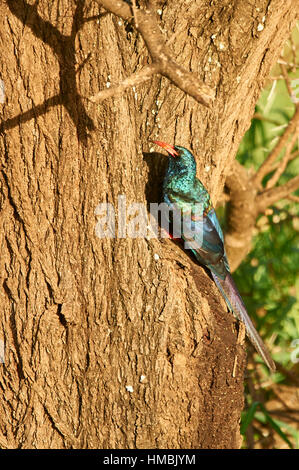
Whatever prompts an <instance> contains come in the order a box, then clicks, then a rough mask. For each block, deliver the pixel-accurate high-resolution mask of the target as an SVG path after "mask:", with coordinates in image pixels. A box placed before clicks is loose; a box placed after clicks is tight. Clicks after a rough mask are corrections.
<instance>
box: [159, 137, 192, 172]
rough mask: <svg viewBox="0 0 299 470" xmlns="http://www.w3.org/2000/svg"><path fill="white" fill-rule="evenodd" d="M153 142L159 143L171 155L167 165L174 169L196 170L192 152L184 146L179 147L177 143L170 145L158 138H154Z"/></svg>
mask: <svg viewBox="0 0 299 470" xmlns="http://www.w3.org/2000/svg"><path fill="white" fill-rule="evenodd" d="M153 143H154V144H156V145H159V146H160V147H162V148H163V149H165V150H166V151H167V153H168V155H169V156H170V157H171V158H170V161H169V165H170V166H171V167H172V168H173V169H175V168H177V169H180V170H183V169H188V170H189V171H196V163H195V159H194V156H193V155H192V153H191V152H190V151H189V150H187V149H186V148H185V147H180V146H179V145H170V144H166V143H165V142H161V141H159V140H154V141H153Z"/></svg>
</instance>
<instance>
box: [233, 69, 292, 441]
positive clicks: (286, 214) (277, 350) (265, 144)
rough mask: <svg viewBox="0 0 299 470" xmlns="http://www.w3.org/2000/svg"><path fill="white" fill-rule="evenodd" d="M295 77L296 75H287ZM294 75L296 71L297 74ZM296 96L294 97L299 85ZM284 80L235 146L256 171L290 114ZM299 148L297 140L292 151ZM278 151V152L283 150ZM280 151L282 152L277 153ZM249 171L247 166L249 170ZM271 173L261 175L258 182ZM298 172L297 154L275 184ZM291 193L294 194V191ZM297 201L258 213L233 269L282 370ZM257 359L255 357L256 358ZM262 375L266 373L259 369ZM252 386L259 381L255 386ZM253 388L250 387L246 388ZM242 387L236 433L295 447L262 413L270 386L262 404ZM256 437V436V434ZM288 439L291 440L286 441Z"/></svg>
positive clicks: (278, 378) (288, 334) (288, 428)
mask: <svg viewBox="0 0 299 470" xmlns="http://www.w3.org/2000/svg"><path fill="white" fill-rule="evenodd" d="M290 76H291V78H295V77H296V74H291V75H290ZM296 78H298V73H297V77H296ZM297 97H298V98H299V87H298V93H297ZM294 109H295V106H294V103H293V102H292V101H291V99H290V96H289V93H288V90H287V87H286V84H285V82H284V80H278V81H273V83H270V84H269V86H267V87H266V88H265V90H264V91H263V92H262V94H261V97H260V100H259V102H258V104H257V106H256V113H255V118H254V119H253V120H252V124H251V127H250V129H249V130H248V131H247V133H246V135H245V136H244V139H243V141H242V143H241V145H240V148H239V152H238V155H237V158H238V160H239V161H240V163H242V164H243V165H244V166H245V167H247V168H251V169H253V171H256V170H257V169H258V168H259V166H260V165H261V164H262V162H263V161H264V160H265V158H266V157H267V155H268V154H269V152H271V150H272V149H273V147H274V146H275V144H276V143H277V141H278V139H279V137H280V136H281V135H282V134H283V132H284V129H285V128H286V126H287V124H288V122H289V120H290V118H291V117H292V115H293V114H294ZM295 151H298V141H297V144H296V145H295V146H294V149H293V152H295ZM282 155H283V153H282ZM282 155H281V156H282ZM251 171H252V170H251ZM272 174H273V173H270V174H269V175H267V176H266V177H265V180H264V182H263V184H264V185H265V184H266V182H267V180H268V179H269V178H270V177H271V175H272ZM298 174H299V156H298V157H297V158H295V159H293V160H292V161H291V162H290V163H289V164H288V166H287V168H286V170H285V171H284V173H283V175H282V176H281V177H280V179H279V181H278V185H280V184H283V183H285V182H286V181H288V180H289V179H291V178H292V177H294V176H296V175H298ZM295 194H297V195H299V191H297V192H296V193H295ZM298 266H299V204H298V203H297V202H293V201H291V200H282V201H280V202H279V203H277V204H276V205H275V207H272V208H271V209H269V210H268V211H267V212H266V214H264V215H262V216H260V217H259V219H258V221H257V225H256V231H255V236H254V239H253V245H252V251H251V252H250V254H249V255H248V256H247V258H246V259H245V260H244V262H243V263H242V265H241V266H240V267H239V269H238V270H237V271H236V273H234V278H235V280H236V283H237V285H238V287H239V290H240V292H241V294H242V296H243V299H244V301H245V303H246V306H247V308H248V311H249V314H250V315H251V317H252V318H253V319H254V321H255V324H256V326H257V329H258V330H259V331H260V334H261V335H262V337H264V338H265V339H266V342H267V343H268V346H269V348H270V350H271V353H272V356H273V357H274V359H275V360H276V361H278V362H279V363H280V364H282V365H283V367H285V368H286V369H290V368H291V367H293V366H294V364H293V362H292V360H291V359H292V355H291V353H292V352H293V350H294V349H293V348H294V346H293V345H294V341H295V340H296V339H298V338H299V270H298ZM255 358H256V360H257V361H259V358H258V356H257V355H256V356H255ZM264 374H265V375H264V379H265V378H266V377H267V374H268V372H267V371H266V369H265V371H264ZM284 381H285V376H284V374H283V373H281V372H280V373H278V372H277V373H276V374H274V376H273V384H274V385H275V382H276V383H278V382H279V383H282V382H284ZM255 386H256V387H257V388H258V387H259V384H256V385H255ZM249 389H250V390H251V391H252V387H251V388H250V387H248V390H249ZM248 390H247V392H246V394H247V395H246V401H247V403H248V404H249V405H248V408H247V409H246V410H245V411H244V413H243V416H242V424H241V432H242V434H244V435H245V434H246V430H247V429H248V426H252V425H253V423H256V424H257V425H258V422H259V423H263V425H266V426H268V427H269V428H271V430H272V432H274V433H277V434H278V435H279V436H280V438H282V439H283V440H284V441H285V442H286V443H287V445H288V446H289V447H290V448H291V447H292V446H293V445H292V442H293V444H294V446H295V447H296V446H298V441H299V433H298V431H297V430H296V429H295V427H293V426H292V425H290V424H286V423H284V422H283V421H280V420H277V419H274V418H273V417H272V416H271V413H269V412H268V411H267V399H269V398H270V396H271V388H270V389H269V388H268V389H267V391H266V392H265V391H264V390H263V393H262V395H263V397H264V403H262V402H260V401H259V400H256V396H251V393H250V392H249V391H248ZM255 437H258V436H255ZM290 439H291V440H292V442H291V441H290Z"/></svg>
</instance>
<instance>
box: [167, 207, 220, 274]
mask: <svg viewBox="0 0 299 470" xmlns="http://www.w3.org/2000/svg"><path fill="white" fill-rule="evenodd" d="M171 209H172V222H173V223H175V224H177V226H178V225H179V224H181V230H182V239H183V240H184V242H185V247H184V248H185V249H190V250H191V251H192V252H193V254H194V255H195V257H196V259H197V260H198V261H199V262H200V263H201V264H204V265H205V266H207V267H208V268H209V269H211V270H213V271H214V272H215V273H216V274H217V275H218V276H219V277H220V278H223V279H224V278H225V276H226V274H227V266H226V265H227V264H228V263H227V260H226V256H225V251H224V245H223V240H222V239H221V237H220V235H219V232H218V230H217V228H218V227H215V225H214V223H213V217H212V219H211V218H210V217H208V216H206V215H202V213H199V214H196V213H194V212H192V209H190V206H189V208H188V206H187V205H185V206H183V205H182V204H180V205H179V204H178V203H177V202H173V203H171ZM215 217H216V214H215ZM216 219H217V217H216ZM217 223H218V225H219V222H218V220H217ZM219 229H220V230H221V228H220V225H219ZM221 234H222V232H221Z"/></svg>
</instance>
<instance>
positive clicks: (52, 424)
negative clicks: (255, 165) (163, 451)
mask: <svg viewBox="0 0 299 470" xmlns="http://www.w3.org/2000/svg"><path fill="white" fill-rule="evenodd" d="M158 7H159V8H160V9H161V10H162V15H160V14H159V13H161V12H159V13H157V15H158V19H159V22H160V26H161V28H162V34H163V36H164V38H165V40H170V39H171V37H172V36H173V35H174V34H176V36H175V37H174V38H173V40H172V41H171V44H170V45H169V49H170V50H171V51H172V54H173V56H174V57H175V58H176V60H177V62H178V63H179V64H180V65H181V66H182V67H184V68H185V69H186V70H188V71H191V72H193V73H194V74H195V75H196V76H197V77H199V79H200V80H201V81H202V82H203V83H205V84H206V85H208V86H209V87H211V88H212V89H213V90H215V99H214V102H213V104H212V105H211V106H210V107H209V108H208V107H205V106H204V105H202V104H199V103H197V102H196V101H195V100H194V98H192V97H190V96H188V95H187V94H186V93H184V92H182V91H181V90H180V89H178V88H177V87H176V86H174V85H173V84H172V83H171V82H170V81H169V80H168V79H167V78H165V77H161V76H160V75H154V76H153V77H152V79H151V80H149V81H147V82H145V83H143V84H142V85H140V86H138V87H136V88H134V89H129V90H127V91H124V92H123V93H122V94H121V95H119V96H115V97H110V98H109V99H106V100H105V101H102V102H100V103H98V104H95V103H93V102H91V101H90V100H88V99H87V98H88V97H91V96H93V95H95V94H96V93H98V92H99V91H100V90H103V89H106V88H107V87H109V85H110V86H111V87H112V86H114V85H117V84H118V83H120V82H121V81H122V80H124V79H125V78H126V77H128V76H130V75H131V74H133V73H134V72H136V71H138V70H140V69H141V68H142V67H144V66H146V65H148V64H150V59H149V55H148V51H147V49H146V47H145V44H144V42H143V40H142V38H141V37H140V35H139V34H137V33H136V31H135V29H134V24H133V22H131V23H126V24H125V23H124V21H123V20H121V19H120V18H119V17H117V16H115V15H113V14H111V13H109V12H107V11H106V10H105V9H104V8H103V7H102V6H101V4H100V1H99V2H91V1H87V0H86V1H83V0H78V1H76V2H75V1H73V0H63V1H61V0H54V1H53V2H48V1H46V0H40V1H39V2H34V1H27V2H26V1H20V0H7V1H5V2H1V5H0V50H1V61H0V79H1V80H2V81H3V83H4V85H5V95H6V97H5V102H4V103H3V104H0V113H1V124H0V125H1V135H0V150H1V153H0V155H1V173H0V214H1V218H0V223H1V232H0V247H1V258H0V278H1V290H0V307H1V308H0V312H1V329H0V338H1V339H2V341H3V342H4V344H5V360H4V363H3V364H0V410H1V411H0V446H1V447H2V448H180V447H181V448H204V447H206V448H238V447H239V446H240V444H241V438H240V433H239V418H240V413H241V410H242V407H243V373H244V367H245V350H244V345H242V344H238V342H237V328H236V326H235V323H234V320H233V317H232V315H231V314H230V313H228V312H227V310H226V307H225V305H224V303H223V301H222V300H221V298H220V296H219V293H218V291H217V289H216V287H215V286H214V284H213V282H212V281H211V279H210V278H209V276H208V274H207V273H206V272H205V271H204V269H202V268H201V267H197V266H195V265H194V264H193V263H192V261H191V260H190V259H189V258H188V256H187V255H186V254H185V253H183V251H182V250H181V249H180V248H179V247H178V246H176V244H175V243H173V242H172V241H171V240H162V241H161V240H157V239H154V238H151V239H145V238H140V239H138V238H137V239H129V238H123V239H122V238H115V239H114V238H104V239H100V238H98V237H97V236H96V235H95V226H96V223H97V216H96V215H95V210H96V207H97V205H98V204H99V202H110V203H112V204H114V205H115V207H116V208H117V203H118V195H119V194H123V195H125V196H126V199H127V203H131V202H140V203H144V204H148V203H150V202H155V201H158V200H159V197H160V192H161V183H162V179H163V172H164V169H165V160H166V158H164V157H162V155H161V154H156V153H150V152H149V150H150V147H151V145H152V144H150V143H149V140H150V139H159V140H164V141H166V142H169V143H174V142H175V143H176V144H178V145H183V146H186V147H188V148H191V149H192V151H193V152H194V154H195V155H196V158H197V163H198V176H199V177H200V178H201V180H202V181H203V182H204V184H205V185H206V186H207V188H208V189H209V191H210V193H211V195H212V199H213V201H214V203H216V202H217V199H218V198H219V196H220V195H221V193H222V190H223V185H224V182H225V179H226V176H227V174H228V173H229V170H230V166H231V164H232V162H233V160H234V157H235V154H236V151H237V148H238V145H239V143H240V140H241V138H242V136H243V135H244V132H245V131H246V129H247V128H248V126H249V124H250V119H251V116H252V114H253V112H254V106H255V103H256V101H257V99H258V96H259V93H260V90H261V88H262V86H263V83H264V80H265V78H266V76H267V74H268V73H269V70H270V68H271V66H272V65H273V64H274V62H275V60H276V59H277V57H278V55H279V53H280V51H281V48H282V46H283V43H284V41H285V40H286V39H287V37H288V35H289V32H290V29H291V27H292V26H293V25H294V19H295V17H296V11H297V13H298V4H297V2H296V1H294V2H293V1H291V0H286V1H284V2H281V1H280V0H267V1H266V0H260V1H257V0H252V1H251V2H248V1H247V0H246V1H245V0H235V1H228V0H222V1H206V0H196V1H194V0H192V1H187V0H180V1H177V2H166V1H165V2H158ZM159 17H160V18H159ZM132 21H133V20H132ZM245 210H246V209H245ZM234 369H235V372H234V373H233V370H234Z"/></svg>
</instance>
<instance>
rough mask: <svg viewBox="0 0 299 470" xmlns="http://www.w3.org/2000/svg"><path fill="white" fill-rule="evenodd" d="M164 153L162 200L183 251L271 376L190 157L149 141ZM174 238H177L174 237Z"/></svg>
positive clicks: (267, 358) (180, 150)
mask: <svg viewBox="0 0 299 470" xmlns="http://www.w3.org/2000/svg"><path fill="white" fill-rule="evenodd" d="M152 142H153V143H154V144H156V145H158V146H160V147H162V148H163V149H165V150H166V151H167V153H168V156H169V160H168V166H167V170H166V173H165V176H164V180H163V199H164V203H166V204H167V208H168V209H171V212H170V211H169V219H171V222H172V223H173V224H176V227H177V226H178V223H179V224H180V227H182V230H181V234H180V235H181V236H180V238H181V239H182V240H183V241H184V248H186V249H190V250H191V251H192V253H193V255H194V256H195V258H196V260H197V262H198V263H199V264H201V265H204V266H206V267H207V268H208V269H209V270H210V272H211V275H212V277H213V280H214V282H215V284H216V286H217V287H218V289H219V291H220V293H221V294H222V296H223V298H224V300H225V302H226V304H227V307H228V309H229V310H230V311H231V312H232V313H233V314H234V316H235V317H237V319H238V320H239V321H241V322H243V323H244V325H245V330H246V334H247V336H248V338H249V339H250V341H251V343H252V344H253V346H254V347H255V349H256V350H257V352H258V353H259V354H260V356H261V357H262V359H263V361H264V362H265V364H266V365H267V366H268V368H269V369H270V371H271V372H274V371H275V369H276V367H275V363H274V361H273V359H272V358H271V356H270V354H269V352H268V350H267V348H266V346H265V345H264V343H263V341H262V339H261V337H260V336H259V334H258V332H257V331H256V329H255V327H254V325H253V323H252V321H251V319H250V317H249V314H248V312H247V310H246V307H245V304H244V302H243V300H242V297H241V295H240V293H239V291H238V288H237V286H236V284H235V282H234V280H233V278H232V275H231V272H230V267H229V262H228V259H227V255H226V252H225V246H224V237H223V232H222V229H221V226H220V223H219V221H218V218H217V215H216V212H215V209H214V207H213V204H212V201H211V198H210V195H209V193H208V191H207V189H206V188H205V186H204V185H203V183H202V182H201V181H200V180H199V179H198V178H197V177H196V161H195V158H194V156H193V154H192V153H191V152H190V151H189V150H188V149H186V148H185V147H181V146H179V145H170V144H167V143H165V142H161V141H158V140H155V141H152ZM174 238H178V237H174Z"/></svg>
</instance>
